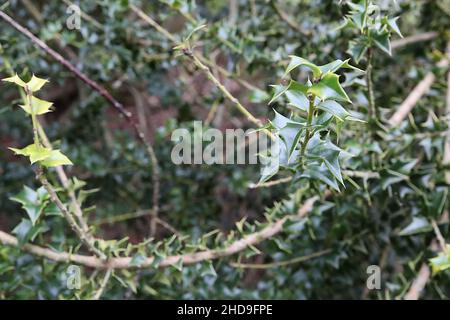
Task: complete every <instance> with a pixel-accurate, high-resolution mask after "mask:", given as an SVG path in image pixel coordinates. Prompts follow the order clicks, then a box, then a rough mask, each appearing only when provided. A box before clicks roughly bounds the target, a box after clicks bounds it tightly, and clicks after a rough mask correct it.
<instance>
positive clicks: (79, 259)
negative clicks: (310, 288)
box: [0, 196, 318, 269]
mask: <svg viewBox="0 0 450 320" xmlns="http://www.w3.org/2000/svg"><path fill="white" fill-rule="evenodd" d="M317 200H318V197H317V196H316V197H312V198H309V199H308V200H306V201H305V203H304V204H303V206H302V207H301V208H300V209H299V211H298V216H300V217H303V216H304V215H306V214H307V213H308V212H309V211H311V210H312V208H313V205H314V203H315V202H316V201H317ZM289 218H290V217H289V216H285V217H283V218H281V219H279V220H277V221H275V222H272V223H270V224H269V225H268V226H266V227H265V228H263V229H262V230H260V231H258V232H255V233H252V234H249V235H247V236H245V237H243V238H242V239H240V240H237V241H235V242H233V243H232V244H230V245H229V246H227V247H226V248H224V249H217V250H212V249H208V250H204V251H199V252H194V253H186V254H180V255H174V256H168V257H166V258H165V259H163V260H162V261H160V263H159V267H168V266H171V265H174V264H176V263H178V262H179V261H180V259H181V261H182V262H183V264H184V265H189V264H195V263H198V262H201V261H206V260H213V259H218V258H221V257H227V256H231V255H234V254H236V253H239V252H241V251H243V250H245V249H246V248H248V247H250V246H254V245H256V244H258V243H260V242H262V241H264V240H267V239H270V238H272V237H273V236H275V235H276V234H278V233H280V232H281V231H282V230H283V225H284V223H285V222H286V221H287V219H289ZM0 243H2V244H3V245H9V246H17V245H18V240H17V238H15V237H14V236H11V235H10V234H8V233H6V232H3V231H0ZM22 249H23V250H25V251H27V252H29V253H31V254H34V255H36V256H40V257H43V258H47V259H50V260H53V261H56V262H74V263H77V264H80V265H84V266H86V267H92V268H96V269H129V268H132V266H131V265H130V264H131V260H132V258H131V257H115V258H111V259H108V260H106V261H104V260H101V259H99V258H97V257H95V256H86V255H79V254H71V253H68V252H57V251H54V250H52V249H48V248H43V247H40V246H36V245H32V244H25V245H24V246H23V247H22ZM153 261H154V257H148V258H146V259H145V261H144V262H143V263H142V264H141V265H140V266H139V267H137V268H147V267H149V266H150V265H151V264H152V263H153Z"/></svg>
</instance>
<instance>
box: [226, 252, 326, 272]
mask: <svg viewBox="0 0 450 320" xmlns="http://www.w3.org/2000/svg"><path fill="white" fill-rule="evenodd" d="M330 252H331V249H326V250H322V251H318V252H314V253H312V254H309V255H306V256H301V257H297V258H293V259H290V260H286V261H278V262H272V263H239V262H231V263H230V265H231V266H232V267H234V268H242V269H271V268H279V267H285V266H288V265H291V264H295V263H299V262H305V261H308V260H311V259H314V258H318V257H321V256H323V255H326V254H328V253H330Z"/></svg>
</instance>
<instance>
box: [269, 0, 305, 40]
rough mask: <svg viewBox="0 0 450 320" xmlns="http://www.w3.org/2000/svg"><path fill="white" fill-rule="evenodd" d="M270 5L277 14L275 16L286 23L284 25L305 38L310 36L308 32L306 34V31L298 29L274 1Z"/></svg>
mask: <svg viewBox="0 0 450 320" xmlns="http://www.w3.org/2000/svg"><path fill="white" fill-rule="evenodd" d="M270 4H271V6H272V8H273V9H274V10H275V12H276V13H277V15H278V16H279V17H280V18H281V20H283V21H284V22H286V24H287V25H288V26H289V27H291V28H292V29H293V30H294V31H297V32H300V33H301V34H303V35H305V36H310V35H311V33H310V32H307V31H305V30H303V29H302V28H300V26H299V25H298V24H297V23H296V22H295V21H294V19H293V18H292V17H291V16H290V15H289V14H287V13H286V12H284V11H283V10H282V9H281V8H280V7H279V6H278V5H277V3H276V0H271V1H270Z"/></svg>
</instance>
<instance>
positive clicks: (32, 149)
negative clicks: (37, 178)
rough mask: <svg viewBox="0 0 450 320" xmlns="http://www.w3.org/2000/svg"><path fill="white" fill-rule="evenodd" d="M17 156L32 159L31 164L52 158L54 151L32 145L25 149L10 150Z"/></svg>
mask: <svg viewBox="0 0 450 320" xmlns="http://www.w3.org/2000/svg"><path fill="white" fill-rule="evenodd" d="M9 149H10V150H12V151H13V152H14V153H15V154H17V155H21V156H26V157H29V158H30V162H31V164H33V163H35V162H37V161H41V160H44V159H46V158H47V157H49V156H50V154H51V152H52V150H51V149H49V148H45V147H42V146H39V145H36V144H30V145H28V146H26V147H25V148H23V149H16V148H9Z"/></svg>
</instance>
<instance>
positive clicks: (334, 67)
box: [319, 59, 364, 74]
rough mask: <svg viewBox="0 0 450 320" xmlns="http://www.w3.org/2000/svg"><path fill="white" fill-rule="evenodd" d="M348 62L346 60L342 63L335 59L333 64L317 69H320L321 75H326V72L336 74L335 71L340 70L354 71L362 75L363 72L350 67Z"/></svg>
mask: <svg viewBox="0 0 450 320" xmlns="http://www.w3.org/2000/svg"><path fill="white" fill-rule="evenodd" d="M349 61H350V59H347V60H344V61H342V60H340V59H337V60H335V61H333V62H330V63H327V64H325V65H323V66H319V69H320V72H321V73H322V74H326V73H327V72H333V73H334V72H336V71H337V70H339V69H341V68H345V69H353V70H356V71H359V72H362V73H364V71H363V70H361V69H359V68H357V67H354V66H352V65H350V64H349V63H348V62H349Z"/></svg>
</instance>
